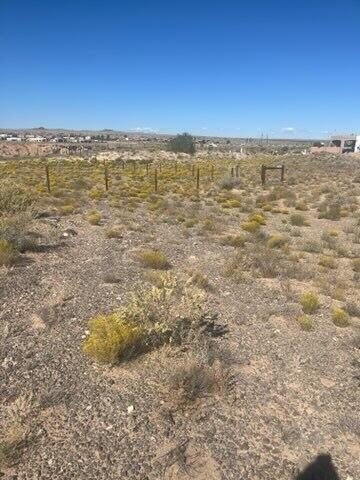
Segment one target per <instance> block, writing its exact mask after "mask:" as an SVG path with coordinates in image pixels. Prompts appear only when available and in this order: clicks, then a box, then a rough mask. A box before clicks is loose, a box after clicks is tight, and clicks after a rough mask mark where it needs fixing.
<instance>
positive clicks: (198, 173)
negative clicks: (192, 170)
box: [196, 167, 200, 190]
mask: <svg viewBox="0 0 360 480" xmlns="http://www.w3.org/2000/svg"><path fill="white" fill-rule="evenodd" d="M199 188H200V168H199V167H197V170H196V189H197V190H199Z"/></svg>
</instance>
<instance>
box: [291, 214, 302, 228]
mask: <svg viewBox="0 0 360 480" xmlns="http://www.w3.org/2000/svg"><path fill="white" fill-rule="evenodd" d="M290 223H291V225H294V226H296V227H302V226H303V225H305V217H304V215H301V213H293V214H292V215H290Z"/></svg>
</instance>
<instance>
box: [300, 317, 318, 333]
mask: <svg viewBox="0 0 360 480" xmlns="http://www.w3.org/2000/svg"><path fill="white" fill-rule="evenodd" d="M297 321H298V323H299V325H300V327H301V329H302V330H305V331H307V332H309V331H310V330H313V328H314V325H313V321H312V319H311V318H310V317H309V316H308V315H301V316H300V317H299V318H298V319H297Z"/></svg>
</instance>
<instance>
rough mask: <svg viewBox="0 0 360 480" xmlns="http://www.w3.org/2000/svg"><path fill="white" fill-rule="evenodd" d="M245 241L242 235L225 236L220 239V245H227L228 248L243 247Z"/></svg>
mask: <svg viewBox="0 0 360 480" xmlns="http://www.w3.org/2000/svg"><path fill="white" fill-rule="evenodd" d="M245 241H246V239H245V238H244V237H243V236H242V235H226V236H225V237H223V238H222V239H221V243H222V245H228V246H230V247H236V248H239V247H243V246H244V245H245Z"/></svg>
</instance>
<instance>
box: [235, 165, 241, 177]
mask: <svg viewBox="0 0 360 480" xmlns="http://www.w3.org/2000/svg"><path fill="white" fill-rule="evenodd" d="M235 175H236V178H239V176H240V175H239V165H236V168H235Z"/></svg>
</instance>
